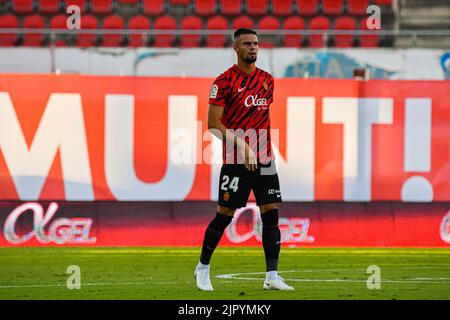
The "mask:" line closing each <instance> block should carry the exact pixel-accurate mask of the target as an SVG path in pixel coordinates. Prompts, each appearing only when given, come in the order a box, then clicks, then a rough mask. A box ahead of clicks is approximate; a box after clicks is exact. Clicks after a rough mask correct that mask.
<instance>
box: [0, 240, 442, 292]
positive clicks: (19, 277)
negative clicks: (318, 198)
mask: <svg viewBox="0 0 450 320" xmlns="http://www.w3.org/2000/svg"><path fill="white" fill-rule="evenodd" d="M199 252H200V248H179V247H177V248H175V247H89V248H87V247H65V248H57V247H51V248H42V247H39V248H27V247H21V248H17V247H16V248H0V299H1V300H6V299H149V300H156V299H164V300H166V299H168V300H190V299H194V300H196V299H200V300H215V299H223V300H233V299H236V300H244V299H251V300H259V299H264V300H273V299H282V300H303V299H314V300H317V299H319V300H328V299H388V300H390V299H397V300H400V299H450V249H406V248H399V249H381V248H371V249H368V248H360V249H358V248H352V249H350V248H282V251H281V257H280V264H279V270H280V274H281V275H282V276H283V277H284V278H285V279H286V282H287V283H289V284H290V285H292V286H294V287H295V291H291V292H280V291H264V290H263V289H262V285H263V278H264V266H265V265H264V255H263V250H262V248H258V247H256V248H244V247H236V248H230V247H218V248H217V250H216V252H215V255H214V256H213V258H212V261H211V273H212V277H211V280H212V283H213V286H214V292H200V291H198V290H197V288H196V286H195V281H194V277H193V271H194V267H195V266H196V264H197V261H198V257H199ZM70 265H76V266H79V268H80V283H81V288H80V289H79V290H77V289H72V290H70V289H68V288H67V279H68V278H69V277H70V276H71V274H68V273H67V268H68V266H70ZM371 265H376V266H378V267H379V268H380V276H381V283H380V286H381V288H380V289H372V290H369V289H368V287H367V280H368V278H369V277H370V276H371V273H368V272H367V268H368V267H369V266H371Z"/></svg>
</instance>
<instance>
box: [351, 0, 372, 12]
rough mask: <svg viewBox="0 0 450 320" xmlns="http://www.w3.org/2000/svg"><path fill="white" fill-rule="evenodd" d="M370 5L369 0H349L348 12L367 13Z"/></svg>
mask: <svg viewBox="0 0 450 320" xmlns="http://www.w3.org/2000/svg"><path fill="white" fill-rule="evenodd" d="M369 5H370V1H369V0H347V8H348V13H349V14H350V15H352V16H362V15H365V14H366V11H367V7H368V6H369Z"/></svg>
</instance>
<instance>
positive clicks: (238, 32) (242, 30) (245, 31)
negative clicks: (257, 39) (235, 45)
mask: <svg viewBox="0 0 450 320" xmlns="http://www.w3.org/2000/svg"><path fill="white" fill-rule="evenodd" d="M241 34H254V35H256V36H257V35H258V34H257V33H256V31H255V30H252V29H247V28H239V29H237V30H236V31H235V32H234V40H236V38H237V37H239V36H240V35H241Z"/></svg>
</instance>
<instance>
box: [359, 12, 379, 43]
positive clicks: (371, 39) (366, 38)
mask: <svg viewBox="0 0 450 320" xmlns="http://www.w3.org/2000/svg"><path fill="white" fill-rule="evenodd" d="M359 29H360V30H369V28H368V27H367V18H363V19H361V22H360V24H359ZM378 42H379V36H378V35H377V34H362V35H360V36H359V45H360V46H361V47H364V48H374V47H378Z"/></svg>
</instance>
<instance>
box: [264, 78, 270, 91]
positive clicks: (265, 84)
mask: <svg viewBox="0 0 450 320" xmlns="http://www.w3.org/2000/svg"><path fill="white" fill-rule="evenodd" d="M263 87H264V89H266V91H269V86H268V85H267V82H266V80H264V82H263Z"/></svg>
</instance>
